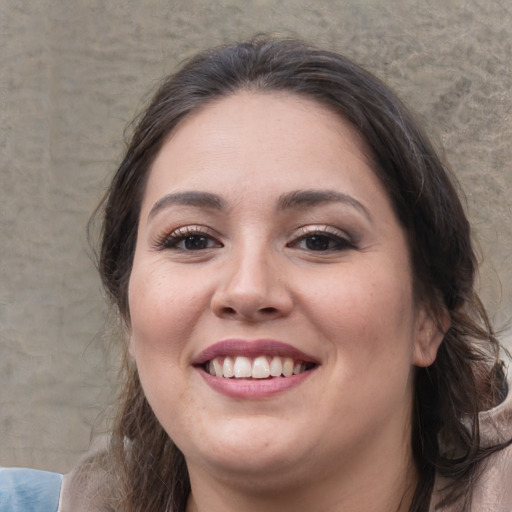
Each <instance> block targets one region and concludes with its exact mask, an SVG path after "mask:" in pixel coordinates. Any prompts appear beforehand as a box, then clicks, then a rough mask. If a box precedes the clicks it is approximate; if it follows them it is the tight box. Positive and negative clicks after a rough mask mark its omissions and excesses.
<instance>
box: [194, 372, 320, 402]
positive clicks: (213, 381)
mask: <svg viewBox="0 0 512 512" xmlns="http://www.w3.org/2000/svg"><path fill="white" fill-rule="evenodd" d="M313 372H314V370H308V371H306V372H303V373H299V374H298V375H292V376H291V377H273V378H271V379H235V378H232V379H226V378H223V377H214V376H213V375H210V374H209V373H207V372H205V371H204V370H203V369H202V368H201V369H200V370H199V373H200V374H201V377H202V378H203V379H204V380H205V382H206V384H208V386H210V387H211V388H212V389H213V390H214V391H217V392H218V393H221V394H223V395H226V396H229V397H230V398H243V399H245V400H251V399H252V400H257V399H260V398H267V397H271V396H274V395H277V394H279V393H283V392H285V391H288V390H289V389H292V388H294V387H296V386H298V385H299V384H301V383H302V382H303V381H304V380H305V379H307V378H308V377H309V376H310V375H311V373H313Z"/></svg>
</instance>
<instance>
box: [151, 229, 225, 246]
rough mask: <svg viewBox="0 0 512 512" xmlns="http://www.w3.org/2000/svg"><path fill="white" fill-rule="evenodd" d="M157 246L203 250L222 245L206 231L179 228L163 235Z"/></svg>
mask: <svg viewBox="0 0 512 512" xmlns="http://www.w3.org/2000/svg"><path fill="white" fill-rule="evenodd" d="M157 246H158V248H159V249H171V250H172V249H174V250H178V251H204V250H206V249H212V248H216V247H222V244H221V243H220V242H219V241H218V240H216V239H215V238H214V237H213V236H211V235H209V234H207V233H204V232H201V231H197V232H195V231H191V230H190V229H189V228H181V229H179V230H177V231H175V232H173V233H171V234H170V235H167V236H166V237H164V238H163V239H162V240H161V241H160V242H159V243H158V244H157Z"/></svg>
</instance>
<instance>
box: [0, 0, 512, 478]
mask: <svg viewBox="0 0 512 512" xmlns="http://www.w3.org/2000/svg"><path fill="white" fill-rule="evenodd" d="M311 3H312V2H311V1H310V0H282V1H280V2H275V1H274V0H253V1H240V0H238V1H236V0H217V1H213V2H212V0H183V1H171V0H146V1H144V2H141V1H138V0H137V1H136V0H128V1H124V0H123V1H121V0H109V1H107V0H87V1H86V0H75V1H73V2H64V1H51V0H41V1H38V2H30V1H28V0H0V24H1V31H0V64H1V70H2V71H1V74H0V105H1V107H0V109H1V110H0V120H1V127H2V130H1V135H0V180H1V181H0V183H1V187H0V212H1V217H0V237H1V245H0V255H1V259H0V283H1V286H0V344H1V345H0V346H1V354H0V465H29V466H35V467H43V468H47V469H54V470H66V469H67V468H69V466H70V464H72V462H73V461H74V460H76V458H77V456H78V454H79V453H80V452H81V451H82V450H84V449H86V448H87V445H88V440H89V432H90V429H91V425H92V423H93V421H94V420H95V418H96V417H97V415H98V413H99V411H100V410H102V409H103V408H104V406H105V403H106V402H107V400H108V398H109V396H110V388H111V385H110V383H109V382H110V381H109V375H110V374H111V371H110V370H109V368H112V361H111V359H115V358H114V357H112V356H110V358H109V357H108V356H107V352H106V349H105V348H104V345H105V340H104V337H103V335H102V332H103V318H104V315H105V306H104V304H103V301H102V295H101V291H100V286H99V282H98V279H97V277H96V275H95V271H94V268H93V265H92V263H91V261H90V259H89V257H88V254H87V252H88V249H87V243H86V238H85V224H86V221H87V218H88V215H89V213H90V212H91V211H92V209H93V207H94V205H95V204H96V202H97V200H98V199H99V197H100V195H101V193H102V190H103V189H104V187H105V184H106V182H107V177H108V176H109V175H110V174H111V173H112V171H113V170H114V169H115V163H116V161H118V160H119V157H120V155H121V153H122V149H123V140H122V133H123V129H124V127H125V126H126V124H127V122H128V121H129V120H130V119H131V118H132V116H133V115H134V113H135V112H136V111H137V109H138V108H139V107H140V98H141V97H142V96H143V95H144V94H145V93H147V92H148V91H149V90H151V89H152V88H154V87H155V85H156V84H157V80H158V78H159V77H160V76H161V75H162V74H164V73H166V72H167V71H169V70H171V69H172V68H173V67H174V65H175V64H176V63H178V62H180V61H181V60H183V59H184V58H185V57H187V56H190V55H191V54H193V53H194V52H195V51H196V50H198V49H200V48H203V47H205V46H209V45H212V44H217V43H220V42H224V41H226V40H233V39H239V38H243V37H247V36H250V35H252V34H253V33H255V32H258V31H264V32H277V33H280V34H286V35H290V34H292V35H300V36H302V37H304V38H307V39H310V40H312V41H314V42H317V43H318V44H321V45H324V46H327V47H331V48H334V49H337V50H339V51H341V52H344V53H345V54H347V55H349V56H351V57H353V58H354V59H356V60H358V61H360V62H361V63H363V64H365V65H366V66H367V67H369V68H370V69H371V70H373V71H374V72H375V73H376V74H377V75H379V76H381V77H382V78H384V79H385V80H387V81H388V83H389V84H391V85H392V86H393V87H395V89H396V90H397V91H398V92H399V93H400V94H401V95H402V97H403V98H404V99H405V100H406V102H408V103H409V105H411V106H412V107H413V109H414V110H415V111H416V112H417V113H418V115H419V117H420V119H423V121H424V122H425V124H426V125H427V127H428V128H429V130H431V131H433V132H434V139H435V141H436V142H437V143H439V144H440V145H442V146H443V147H444V148H445V151H446V154H447V156H448V158H449V159H450V161H451V162H452V165H453V167H454V169H455V171H456V172H457V174H458V176H459V177H460V180H461V182H462V184H463V186H464V188H465V189H466V192H467V197H468V208H469V211H470V214H471V217H472V219H473V222H474V226H475V229H476V232H477V234H478V236H479V238H480V239H481V245H482V250H483V253H484V255H485V267H484V270H483V274H482V275H483V278H482V283H483V285H482V292H483V295H484V297H485V300H486V303H487V304H488V306H489V307H490V309H491V312H492V313H493V314H495V315H496V319H497V321H498V323H503V322H504V321H505V320H506V319H507V318H510V317H511V315H512V286H511V284H510V281H511V276H512V260H511V256H510V252H511V248H512V221H511V218H512V211H511V208H512V199H511V195H510V187H511V186H512V169H511V162H512V145H511V142H510V141H511V140H512V125H511V109H512V97H511V92H510V91H511V85H512V83H511V82H512V64H511V63H512V59H511V55H512V37H511V36H512V7H507V6H508V5H510V4H508V2H498V1H495V0H465V1H460V0H430V1H425V0H421V1H420V0H397V1H394V2H389V1H388V0H321V1H319V2H317V4H318V5H316V6H311ZM500 282H501V285H500Z"/></svg>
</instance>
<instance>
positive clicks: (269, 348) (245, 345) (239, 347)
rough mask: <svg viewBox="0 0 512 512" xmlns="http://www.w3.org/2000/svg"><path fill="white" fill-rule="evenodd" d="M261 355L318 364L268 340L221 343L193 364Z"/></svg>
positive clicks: (283, 344) (313, 359) (286, 345)
mask: <svg viewBox="0 0 512 512" xmlns="http://www.w3.org/2000/svg"><path fill="white" fill-rule="evenodd" d="M261 355H271V356H280V357H291V358H292V359H293V360H295V361H304V362H307V363H318V361H317V360H316V359H315V358H313V357H311V356H308V355H307V354H305V353H304V352H302V351H300V350H298V349H296V348H295V347H292V346H291V345H288V344H287V343H282V342H281V341H276V340H267V339H264V340H253V341H247V340H235V339H233V340H224V341H219V342H218V343H215V344H213V345H211V346H209V347H208V348H207V349H206V350H203V352H201V353H200V354H199V355H198V356H197V357H196V358H195V359H194V361H193V362H192V364H193V365H194V366H198V365H203V364H205V363H206V362H207V361H210V360H211V359H213V358H214V357H221V356H246V357H258V356H261Z"/></svg>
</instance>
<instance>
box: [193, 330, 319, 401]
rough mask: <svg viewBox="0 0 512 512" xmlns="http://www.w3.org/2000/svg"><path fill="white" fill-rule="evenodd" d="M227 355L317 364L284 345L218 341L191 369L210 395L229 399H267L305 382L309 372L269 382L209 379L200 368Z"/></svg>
mask: <svg viewBox="0 0 512 512" xmlns="http://www.w3.org/2000/svg"><path fill="white" fill-rule="evenodd" d="M228 355H229V356H238V355H240V356H245V357H249V358H253V357H258V356H261V355H271V356H280V357H291V358H292V359H293V360H294V361H304V362H308V363H315V364H318V361H317V360H316V359H315V358H313V357H311V356H309V355H307V354H305V353H304V352H302V351H300V350H298V349H296V348H295V347H293V346H291V345H288V344H287V343H282V342H280V341H276V340H268V339H262V340H253V341H247V340H238V339H236V340H235V339H231V340H225V341H220V342H218V343H215V344H214V345H211V346H210V347H208V348H207V349H206V350H204V351H203V352H201V353H200V354H199V355H198V356H197V357H196V358H195V359H194V361H193V365H194V366H195V367H196V368H197V369H198V371H199V373H200V375H201V377H202V378H203V379H204V381H205V382H206V384H208V386H210V387H211V388H212V389H213V390H214V391H217V392H219V393H221V394H223V395H225V396H228V397H231V398H239V399H246V400H250V399H253V400H254V399H261V398H267V397H271V396H274V395H276V394H278V393H282V392H284V391H286V390H288V389H291V388H294V387H295V386H297V385H299V384H300V383H301V382H303V381H304V380H305V379H307V378H308V377H309V376H310V375H311V374H312V373H313V371H312V370H311V371H306V372H303V373H300V374H298V375H292V376H290V377H273V378H270V379H235V378H231V379H228V378H222V377H215V376H212V375H210V374H209V373H207V372H206V371H205V370H204V365H205V363H206V362H207V361H210V360H211V359H213V358H215V357H222V356H228Z"/></svg>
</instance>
